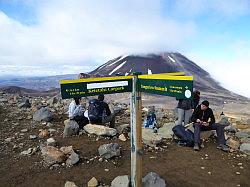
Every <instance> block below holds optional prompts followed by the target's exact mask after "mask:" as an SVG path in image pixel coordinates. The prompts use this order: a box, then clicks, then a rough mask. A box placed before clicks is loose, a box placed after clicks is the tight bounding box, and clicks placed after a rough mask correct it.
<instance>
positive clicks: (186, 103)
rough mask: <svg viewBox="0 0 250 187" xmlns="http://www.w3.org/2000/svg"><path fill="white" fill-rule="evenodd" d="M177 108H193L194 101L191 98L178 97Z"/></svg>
mask: <svg viewBox="0 0 250 187" xmlns="http://www.w3.org/2000/svg"><path fill="white" fill-rule="evenodd" d="M178 101H179V102H178V105H177V108H180V109H183V110H189V109H193V108H194V102H193V100H192V99H179V100H178Z"/></svg>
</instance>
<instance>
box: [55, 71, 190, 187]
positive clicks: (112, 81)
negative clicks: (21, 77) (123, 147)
mask: <svg viewBox="0 0 250 187" xmlns="http://www.w3.org/2000/svg"><path fill="white" fill-rule="evenodd" d="M184 75H185V73H184V72H174V73H164V74H151V75H139V74H133V75H132V76H117V77H100V78H86V79H77V80H61V81H60V85H61V95H62V99H69V98H74V97H85V96H94V95H99V94H113V93H123V92H130V93H131V100H130V113H131V114H130V116H131V119H130V123H131V124H130V125H131V185H132V187H141V186H142V154H143V151H142V117H141V109H142V100H141V92H146V93H151V94H158V95H163V96H170V97H176V98H177V99H190V98H191V97H192V90H193V77H192V76H184Z"/></svg>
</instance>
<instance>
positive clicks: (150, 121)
mask: <svg viewBox="0 0 250 187" xmlns="http://www.w3.org/2000/svg"><path fill="white" fill-rule="evenodd" d="M155 126H156V115H155V114H154V113H149V114H148V115H147V118H146V119H145V121H144V128H152V129H153V128H154V127H155Z"/></svg>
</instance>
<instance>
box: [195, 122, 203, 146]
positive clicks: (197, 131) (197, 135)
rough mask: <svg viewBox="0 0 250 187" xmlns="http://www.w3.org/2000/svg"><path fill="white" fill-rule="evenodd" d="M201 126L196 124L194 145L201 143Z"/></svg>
mask: <svg viewBox="0 0 250 187" xmlns="http://www.w3.org/2000/svg"><path fill="white" fill-rule="evenodd" d="M200 137H201V125H200V124H199V123H195V124H194V143H199V144H200V143H201V138H200Z"/></svg>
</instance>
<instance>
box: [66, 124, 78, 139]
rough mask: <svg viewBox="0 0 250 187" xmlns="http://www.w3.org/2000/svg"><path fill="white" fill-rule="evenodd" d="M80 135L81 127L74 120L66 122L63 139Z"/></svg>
mask: <svg viewBox="0 0 250 187" xmlns="http://www.w3.org/2000/svg"><path fill="white" fill-rule="evenodd" d="M78 133H79V125H78V123H77V122H76V121H74V120H69V119H68V120H65V121H64V130H63V137H64V138H65V137H70V136H75V135H78Z"/></svg>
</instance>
